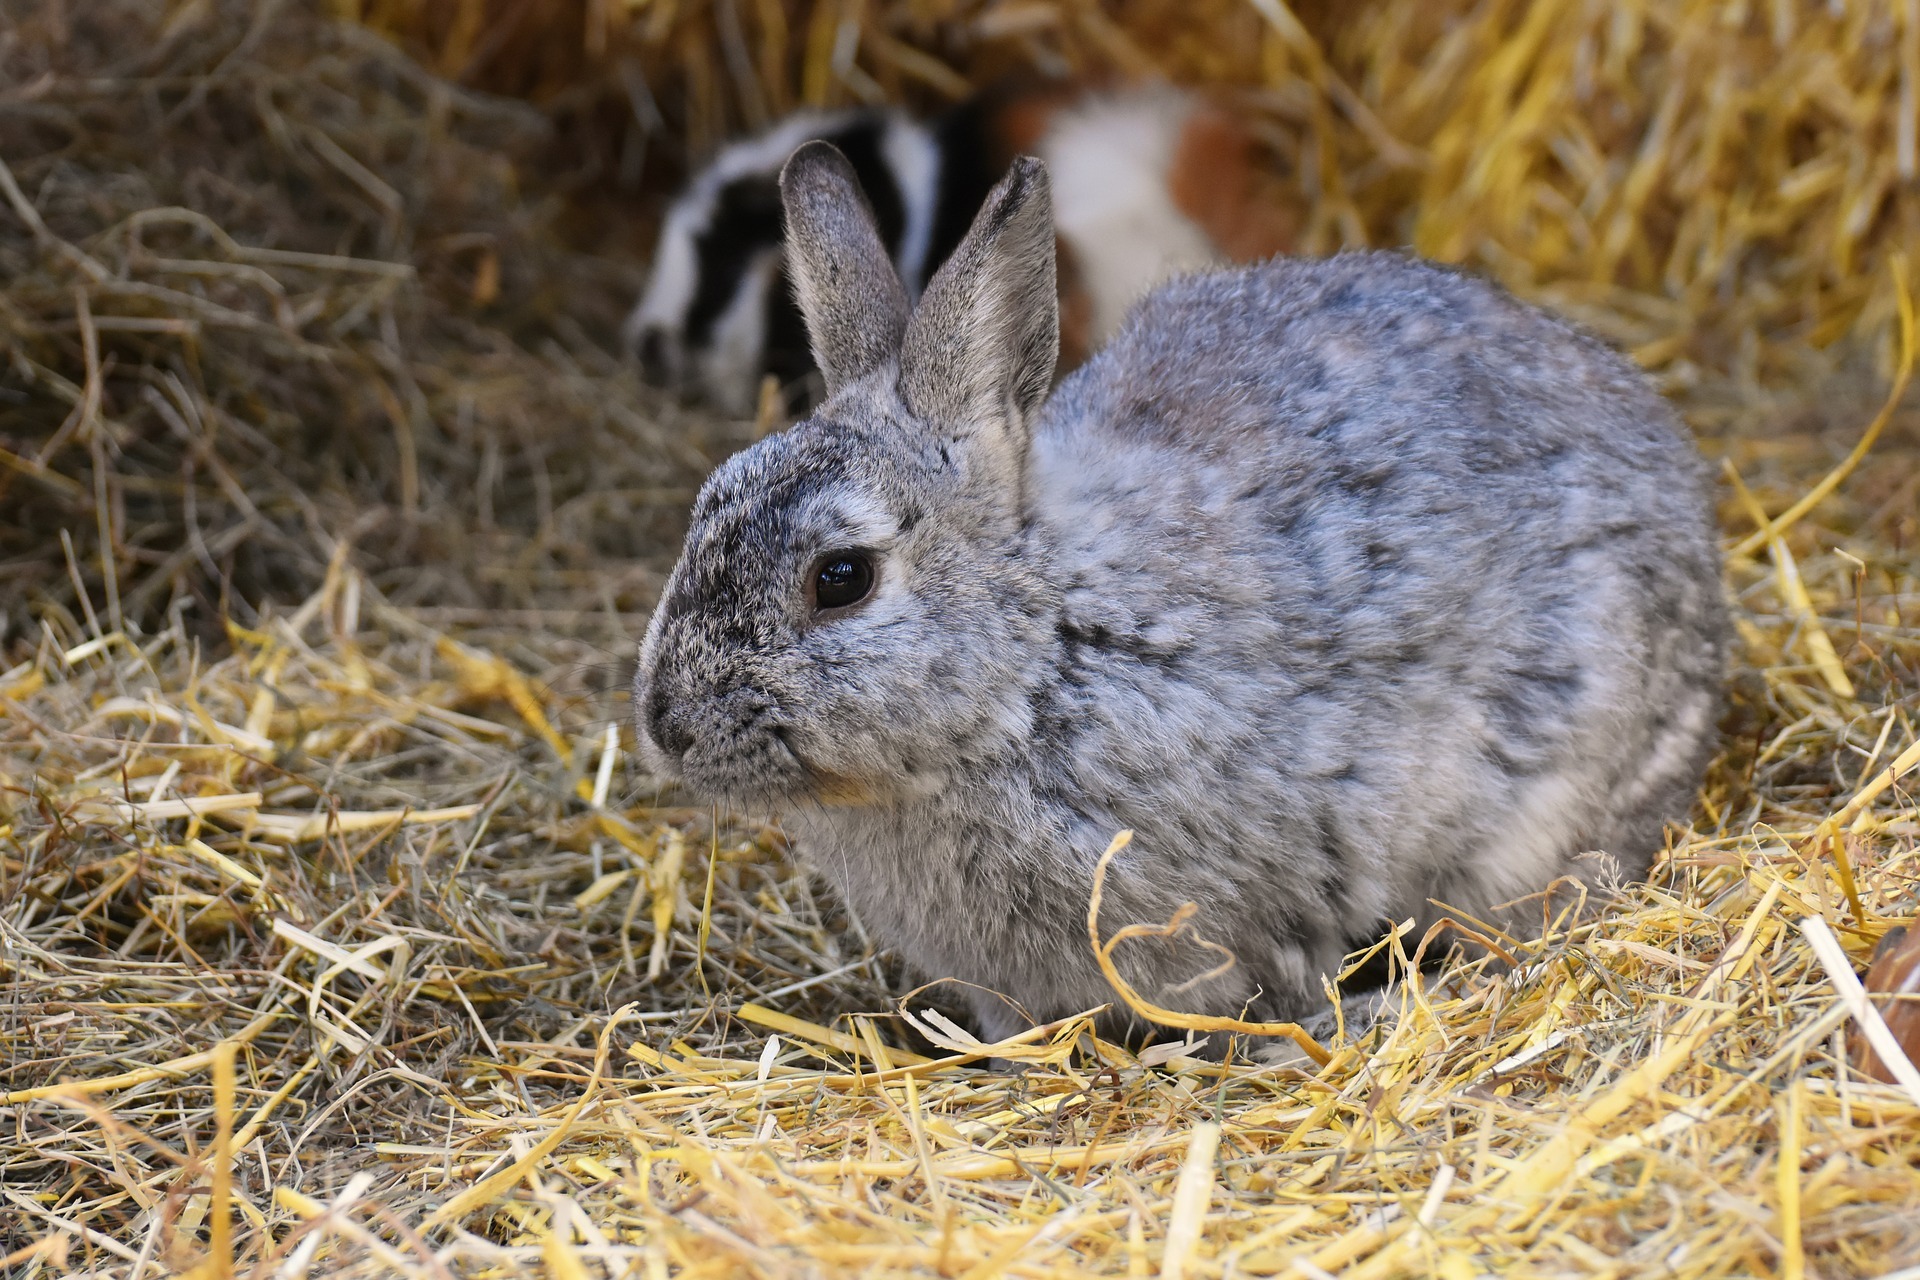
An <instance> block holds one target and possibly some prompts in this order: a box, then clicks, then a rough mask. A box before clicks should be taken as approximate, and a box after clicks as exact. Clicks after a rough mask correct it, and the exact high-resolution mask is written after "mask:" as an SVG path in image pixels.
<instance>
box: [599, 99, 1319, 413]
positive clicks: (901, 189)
mask: <svg viewBox="0 0 1920 1280" xmlns="http://www.w3.org/2000/svg"><path fill="white" fill-rule="evenodd" d="M814 139H824V140H825V141H828V142H831V143H832V144H833V145H834V146H835V147H837V148H839V150H840V152H841V153H842V154H843V155H845V156H846V158H847V159H848V161H849V162H851V164H852V166H853V169H854V172H855V173H856V174H857V175H858V176H859V179H860V184H861V186H862V187H863V188H864V189H865V191H866V193H867V198H868V200H869V201H870V202H871V203H872V205H873V212H874V216H875V219H876V220H877V222H878V224H879V228H880V234H881V237H882V239H883V240H884V241H885V244H886V246H887V251H888V252H889V253H890V254H891V255H892V257H893V261H894V266H895V268H896V269H897V270H898V271H899V273H900V278H901V280H902V282H903V283H904V284H905V285H906V288H907V292H908V296H909V297H910V298H917V297H918V296H919V293H920V290H921V288H922V287H923V286H924V285H925V284H926V282H927V280H928V279H929V278H930V277H931V276H932V275H933V272H934V270H935V269H936V268H937V267H939V265H940V264H941V263H942V262H944V261H945V260H946V258H947V255H948V254H949V253H951V252H952V251H953V248H954V246H956V245H957V244H959V242H960V239H961V237H962V236H964V235H965V234H966V231H967V228H968V226H969V225H971V223H972V220H973V215H974V214H975V212H977V211H978V209H979V208H980V203H981V201H982V200H984V199H985V198H986V195H987V193H988V191H990V190H991V189H992V187H993V184H994V183H995V182H996V181H998V180H999V178H1000V176H1001V175H1003V174H1004V173H1005V172H1006V171H1007V166H1008V165H1009V164H1010V163H1011V162H1012V160H1013V159H1014V157H1016V156H1019V155H1035V156H1038V157H1040V158H1041V159H1042V160H1044V161H1045V162H1046V164H1047V168H1048V170H1049V171H1050V172H1051V174H1052V176H1053V205H1054V222H1055V230H1056V236H1057V243H1056V248H1057V254H1058V259H1059V281H1060V295H1061V321H1062V326H1061V327H1062V333H1061V372H1062V373H1064V372H1066V370H1068V369H1070V368H1072V367H1073V366H1074V365H1076V364H1078V363H1079V362H1080V361H1081V360H1083V359H1085V358H1086V357H1087V356H1088V355H1090V354H1091V353H1092V352H1093V351H1094V350H1095V349H1097V348H1098V347H1099V346H1100V344H1101V343H1102V342H1103V341H1104V340H1105V339H1106V338H1107V336H1108V335H1109V334H1111V333H1112V332H1113V330H1114V328H1115V327H1116V326H1117V325H1118V324H1119V322H1120V317H1121V316H1122V315H1123V314H1124V313H1125V311H1126V309H1127V307H1128V306H1129V305H1130V304H1131V303H1132V302H1133V301H1134V300H1135V299H1136V298H1138V297H1140V296H1141V295H1142V294H1144V293H1146V291H1147V290H1148V289H1150V288H1152V287H1153V286H1154V285H1156V284H1159V283H1160V282H1162V281H1164V280H1166V279H1168V278H1170V277H1172V276H1175V275H1178V274H1181V273H1183V272H1187V271H1193V270H1197V269H1201V268H1205V267H1210V266H1217V265H1220V264H1222V263H1226V262H1251V261H1254V260H1257V259H1260V258H1265V257H1269V256H1271V255H1273V254H1276V253H1284V252H1286V251H1288V250H1289V249H1291V248H1292V247H1293V239H1294V236H1295V234H1296V232H1297V230H1298V226H1299V221H1300V217H1299V209H1298V206H1297V204H1296V203H1295V202H1294V201H1293V200H1291V199H1290V198H1288V196H1287V195H1286V194H1285V193H1284V192H1283V191H1281V190H1280V184H1279V183H1278V182H1277V181H1268V182H1263V181H1262V177H1263V175H1262V174H1261V173H1260V172H1259V171H1258V169H1257V161H1256V149H1255V144H1254V139H1253V136H1252V134H1251V133H1250V132H1249V131H1248V129H1247V128H1246V126H1245V125H1244V124H1243V123H1242V122H1241V121H1240V120H1239V119H1238V118H1236V117H1235V116H1234V115H1233V114H1232V113H1231V112H1229V111H1228V110H1227V109H1225V108H1224V107H1223V106H1221V105H1219V104H1217V103H1214V102H1211V101H1209V100H1207V99H1206V98H1203V97H1199V96H1196V95H1194V94H1190V93H1186V92H1182V91H1180V90H1176V89H1172V88H1167V87H1154V88H1147V89H1132V90H1121V91H1103V90H1090V89H1087V88H1085V87H1080V86H1063V85H1048V86H1038V87H1036V86H1033V85H1020V86H1001V87H998V88H995V89H990V90H987V91H984V92H982V93H979V94H976V95H975V96H973V97H972V98H969V99H967V100H966V101H964V102H962V103H960V104H959V105H957V106H955V107H954V108H953V109H951V110H950V111H948V112H947V113H946V114H944V115H942V116H940V117H938V118H936V119H934V120H932V121H922V120H917V119H915V118H913V117H912V116H910V115H908V114H907V113H905V112H903V111H900V110H897V109H891V108H888V109H856V110H846V111H831V112H803V113H800V114H797V115H793V116H790V117H788V118H787V119H785V120H783V121H781V122H780V123H779V124H778V125H776V126H774V127H773V128H772V129H770V130H768V131H767V132H765V133H762V134H760V135H758V136H755V137H751V138H746V139H742V140H740V141H736V142H733V143H731V144H729V145H727V146H726V147H724V148H722V149H721V150H720V152H719V153H718V154H717V155H715V156H714V157H713V159H712V160H711V161H710V162H709V163H708V164H707V166H706V167H705V168H704V169H702V170H701V171H700V172H699V173H698V174H696V175H695V177H694V179H693V180H692V182H690V183H689V184H688V185H687V187H686V189H685V190H684V191H683V192H682V193H681V194H680V196H679V197H678V198H677V199H676V200H675V201H674V202H673V204H672V206H671V207H670V208H669V210H668V212H667V216H666V218H665V221H664V222H663V224H662V226H661V231H660V239H659V243H658V245H657V246H656V248H655V252H654V259H653V269H652V274H651V276H650V278H649V279H648V281H647V287H646V291H645V293H644V294H643V295H642V296H641V299H640V302H639V305H638V306H637V307H635V309H634V311H633V314H632V315H631V316H630V317H629V318H628V320H627V324H626V339H627V342H628V345H629V346H630V347H631V348H632V350H633V351H634V353H635V354H636V355H637V356H638V357H639V359H640V362H641V367H642V369H643V370H644V371H645V373H646V376H647V378H648V380H649V381H650V382H653V383H655V384H656V385H659V386H663V387H667V388H669V389H672V390H675V391H678V392H681V393H683V394H686V395H690V396H692V397H695V398H697V399H700V400H702V401H704V402H706V403H707V404H708V405H710V406H712V407H714V408H716V409H719V410H721V411H723V412H726V413H730V414H734V415H736V416H746V415H749V414H751V413H753V412H754V411H755V409H756V407H757V404H758V402H759V398H760V394H761V391H760V388H761V384H762V382H763V381H764V380H765V379H766V378H767V377H769V376H771V377H772V378H774V379H775V380H776V382H777V383H778V385H779V387H780V388H781V390H782V392H783V396H782V399H783V404H782V406H781V407H782V408H786V409H798V408H802V407H804V406H805V405H806V404H807V403H808V402H809V401H810V400H812V399H815V398H817V396H818V394H819V388H818V386H817V385H816V384H817V382H818V378H817V376H815V372H814V367H813V357H812V354H811V352H810V350H809V348H808V345H807V332H806V327H805V325H804V324H803V323H802V321H801V318H800V312H799V310H798V308H797V307H796V306H795V305H794V302H793V298H792V295H791V290H790V288H789V286H788V283H787V278H786V271H785V267H784V264H783V250H782V242H783V238H784V232H783V227H782V222H781V210H780V192H779V187H778V178H779V174H780V166H781V165H782V164H784V163H785V162H786V159H787V157H788V156H789V155H791V154H792V153H793V152H794V150H795V149H796V148H798V147H799V146H800V145H801V144H802V143H804V142H808V141H811V140H814Z"/></svg>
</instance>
